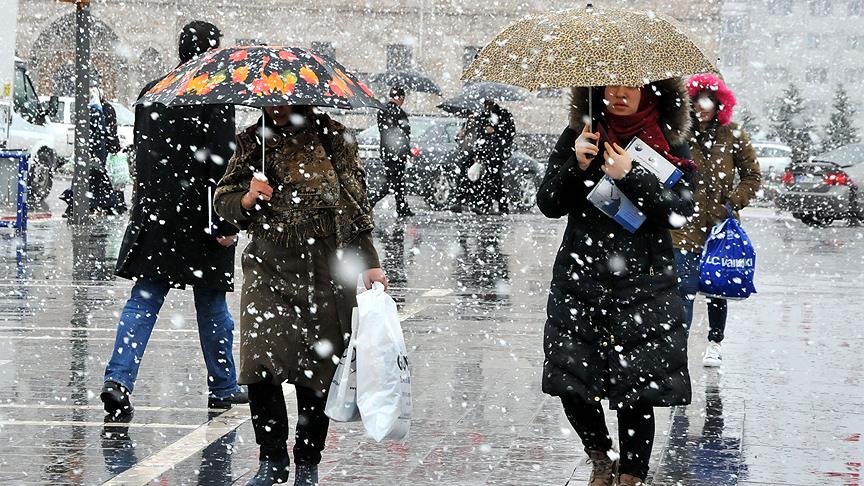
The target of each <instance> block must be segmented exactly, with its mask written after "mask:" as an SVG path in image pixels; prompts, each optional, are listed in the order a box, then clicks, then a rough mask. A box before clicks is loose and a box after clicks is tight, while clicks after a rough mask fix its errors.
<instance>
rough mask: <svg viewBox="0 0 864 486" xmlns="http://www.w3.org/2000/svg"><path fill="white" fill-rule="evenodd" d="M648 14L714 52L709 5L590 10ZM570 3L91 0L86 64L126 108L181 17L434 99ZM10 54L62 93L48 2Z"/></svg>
mask: <svg viewBox="0 0 864 486" xmlns="http://www.w3.org/2000/svg"><path fill="white" fill-rule="evenodd" d="M595 3H600V4H603V5H608V6H626V7H631V8H636V9H646V8H654V9H656V10H657V11H660V12H663V13H667V14H670V15H672V16H673V17H675V18H677V19H678V20H679V21H681V23H682V24H683V25H684V26H685V28H686V29H687V30H688V31H689V32H690V33H691V35H692V36H693V38H694V39H695V40H696V41H697V43H699V44H700V45H701V46H702V47H703V48H704V49H705V50H706V52H709V53H711V54H710V55H711V56H715V55H716V52H717V50H718V47H719V35H718V34H719V33H718V30H717V28H716V26H718V25H720V21H719V15H720V0H702V1H700V2H690V1H682V0H674V1H668V0H667V1H650V0H620V1H614V2H613V1H609V2H595ZM572 6H574V4H573V2H570V1H563V0H499V1H497V2H481V1H477V0H374V1H371V2H356V1H352V0H314V1H313V0H299V1H298V0H290V1H289V0H246V1H244V2H226V1H203V0H175V1H165V0H147V1H144V0H125V1H122V2H118V1H114V0H110V1H106V0H95V1H94V2H93V4H92V14H93V19H94V29H93V41H92V42H93V66H94V69H95V70H96V71H97V73H98V74H97V77H98V78H99V79H101V82H102V85H103V87H104V90H105V91H106V93H107V94H108V95H109V96H110V97H112V98H118V99H120V100H122V101H125V102H131V101H132V100H134V99H135V98H136V96H137V95H138V92H139V90H140V88H141V87H142V86H143V85H144V84H145V83H146V81H148V80H150V79H154V78H156V77H158V76H160V75H161V74H163V73H164V72H165V71H166V70H168V69H170V68H171V67H173V66H174V65H175V64H176V59H177V54H176V45H177V33H178V31H179V30H180V28H181V27H182V26H183V25H184V24H185V23H186V22H188V21H190V20H192V19H204V20H210V21H212V22H213V23H215V24H217V25H219V27H220V28H221V29H222V31H223V33H224V35H225V38H224V40H223V44H224V45H230V44H234V43H241V44H250V43H268V44H289V45H304V46H310V47H314V48H316V49H320V50H322V51H324V52H328V53H331V54H335V57H336V58H337V59H339V61H340V62H342V63H343V64H345V66H346V67H348V68H349V69H351V70H353V71H354V72H356V73H358V74H360V75H361V76H363V75H365V74H371V73H376V72H381V71H383V70H385V69H386V68H387V67H388V66H390V67H393V66H407V65H412V66H416V67H418V68H419V69H421V70H423V71H425V72H426V73H428V74H429V75H430V77H432V78H433V79H435V80H436V81H437V82H438V84H439V85H440V86H441V87H442V89H443V90H444V92H445V95H446V96H452V95H455V94H457V93H458V91H459V89H460V88H461V86H462V83H461V81H460V79H459V78H460V76H461V74H462V70H463V69H464V67H465V66H467V63H468V62H470V60H471V59H472V58H473V56H474V54H475V53H476V52H477V50H478V49H479V48H480V47H481V46H483V45H484V44H485V43H486V42H488V41H490V40H491V39H492V38H493V37H494V36H495V35H496V34H497V33H498V32H499V31H500V30H501V29H503V28H504V27H506V26H507V25H508V24H510V23H512V22H514V21H516V20H518V19H519V18H521V17H523V16H525V15H527V14H529V13H534V12H540V11H543V10H553V9H560V8H566V7H572ZM18 22H19V35H18V46H17V47H18V52H19V56H21V57H22V58H24V59H27V60H29V62H30V64H31V69H32V70H33V74H34V76H33V77H34V80H36V82H37V84H38V89H39V91H40V94H52V93H57V94H66V93H67V92H69V91H70V90H71V89H73V87H74V79H73V77H72V76H74V70H73V68H72V66H73V64H72V63H73V62H74V45H75V43H74V15H73V12H72V7H71V6H70V5H68V4H60V3H58V2H56V1H55V0H21V7H20V8H19V19H18ZM440 101H441V100H440V98H438V97H436V96H432V95H425V94H418V95H416V96H412V97H410V98H409V102H408V109H409V111H412V112H426V113H430V112H435V105H436V104H437V103H439V102H440ZM566 104H567V96H566V93H562V92H559V91H545V92H541V93H538V94H537V95H536V96H532V97H531V98H529V99H528V100H527V101H525V102H519V103H515V104H513V105H512V106H509V105H508V106H509V107H510V108H511V109H512V111H513V112H514V115H515V117H516V121H517V124H518V126H519V127H520V129H522V130H525V131H533V132H550V131H551V132H557V131H558V130H560V129H561V127H562V126H563V125H564V124H565V123H566V115H565V110H566Z"/></svg>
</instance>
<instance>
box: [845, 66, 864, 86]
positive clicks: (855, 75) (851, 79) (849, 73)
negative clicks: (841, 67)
mask: <svg viewBox="0 0 864 486" xmlns="http://www.w3.org/2000/svg"><path fill="white" fill-rule="evenodd" d="M862 76H864V69H861V68H850V69H847V70H846V71H845V72H844V73H843V78H844V79H843V81H846V82H847V83H859V82H861V79H862Z"/></svg>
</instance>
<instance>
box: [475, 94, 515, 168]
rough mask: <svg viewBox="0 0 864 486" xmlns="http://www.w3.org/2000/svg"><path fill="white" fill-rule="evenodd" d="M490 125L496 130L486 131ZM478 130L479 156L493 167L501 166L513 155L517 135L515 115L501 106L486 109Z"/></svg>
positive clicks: (477, 145) (477, 144)
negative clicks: (514, 140)
mask: <svg viewBox="0 0 864 486" xmlns="http://www.w3.org/2000/svg"><path fill="white" fill-rule="evenodd" d="M490 127H491V128H492V129H493V130H494V131H493V132H492V133H486V129H487V128H490ZM477 130H478V134H479V135H478V139H477V142H476V147H477V158H478V159H480V162H481V163H484V164H488V165H489V166H491V167H501V166H502V165H503V164H504V162H506V161H507V159H509V158H510V156H511V155H513V139H514V138H515V137H516V124H515V123H514V122H513V115H511V114H510V112H509V111H507V110H506V109H504V108H502V107H500V106H496V107H495V108H494V109H493V110H491V111H484V112H483V113H482V114H481V115H480V120H479V121H478V127H477Z"/></svg>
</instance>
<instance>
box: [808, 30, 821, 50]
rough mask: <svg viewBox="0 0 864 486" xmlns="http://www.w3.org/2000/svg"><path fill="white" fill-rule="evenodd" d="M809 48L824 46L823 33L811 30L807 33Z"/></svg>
mask: <svg viewBox="0 0 864 486" xmlns="http://www.w3.org/2000/svg"><path fill="white" fill-rule="evenodd" d="M806 39H807V49H819V48H820V47H821V46H822V35H820V34H814V33H812V32H809V33H808V34H807V38H806Z"/></svg>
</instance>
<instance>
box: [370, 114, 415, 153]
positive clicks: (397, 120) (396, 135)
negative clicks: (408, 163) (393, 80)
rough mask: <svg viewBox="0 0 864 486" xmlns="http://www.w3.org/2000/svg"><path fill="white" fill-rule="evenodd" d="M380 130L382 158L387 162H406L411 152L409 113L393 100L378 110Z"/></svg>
mask: <svg viewBox="0 0 864 486" xmlns="http://www.w3.org/2000/svg"><path fill="white" fill-rule="evenodd" d="M378 132H379V133H380V134H381V160H383V161H384V162H385V163H390V164H393V163H405V158H406V157H408V155H409V153H410V152H411V124H410V123H409V122H408V115H407V114H406V113H405V110H403V109H402V107H400V106H399V105H397V104H396V103H393V102H392V101H391V102H389V103H387V105H385V108H384V109H383V110H381V111H379V112H378Z"/></svg>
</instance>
